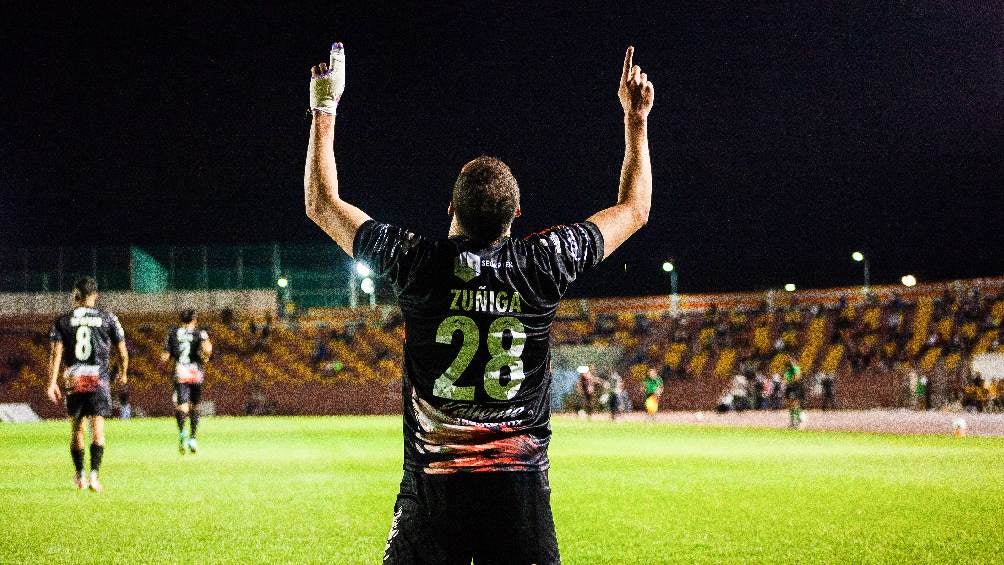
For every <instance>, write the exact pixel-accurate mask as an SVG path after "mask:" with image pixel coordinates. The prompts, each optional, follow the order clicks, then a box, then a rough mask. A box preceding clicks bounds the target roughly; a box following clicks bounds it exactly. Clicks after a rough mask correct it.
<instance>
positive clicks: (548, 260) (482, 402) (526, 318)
mask: <svg viewBox="0 0 1004 565" xmlns="http://www.w3.org/2000/svg"><path fill="white" fill-rule="evenodd" d="M633 57H634V48H632V47H629V48H628V49H627V52H626V53H625V55H624V66H623V69H622V71H621V75H620V89H619V91H618V96H619V98H620V102H621V106H622V107H623V109H624V137H625V143H626V149H625V153H624V162H623V166H622V168H621V177H620V188H619V190H618V193H617V200H616V203H614V204H613V205H612V206H610V207H609V208H606V209H603V210H600V211H599V212H597V213H595V214H593V215H592V216H591V217H590V218H588V219H587V220H586V221H583V222H580V223H576V224H571V225H567V226H556V227H552V228H549V229H546V230H544V231H542V232H540V233H537V234H534V235H531V236H528V237H526V238H523V239H516V238H513V237H511V236H510V228H511V225H512V222H513V220H514V219H515V218H517V217H519V215H520V192H519V185H518V184H517V182H516V178H515V177H514V176H513V174H512V172H511V171H510V170H509V167H508V166H506V164H505V163H503V162H501V161H499V160H498V159H494V158H491V157H478V158H476V159H474V160H472V161H470V162H469V163H467V164H466V165H464V166H463V168H461V170H460V174H459V176H458V177H457V180H456V182H455V183H454V186H453V194H452V197H451V198H450V200H449V204H448V207H447V212H448V213H449V214H450V216H451V225H450V230H449V233H448V234H447V237H444V238H431V237H425V236H421V235H417V234H415V233H413V232H410V231H408V230H406V229H404V228H401V227H397V226H393V225H389V224H384V223H380V222H377V221H375V220H373V219H371V218H370V217H369V216H368V215H367V214H366V213H365V212H363V211H362V210H360V209H359V208H357V207H355V206H353V205H352V204H349V203H348V202H346V201H345V200H343V199H342V195H341V193H340V191H339V185H338V175H337V172H336V167H335V155H334V151H333V145H334V138H335V113H336V109H337V105H338V101H339V99H340V97H341V95H342V93H343V90H344V88H345V51H344V48H343V46H342V45H341V44H340V43H336V44H334V45H333V46H332V51H331V57H330V60H329V63H328V64H324V63H322V64H320V65H318V66H316V67H313V68H312V69H311V81H310V108H311V110H312V114H313V123H312V125H311V129H310V140H309V144H308V148H307V161H306V167H305V171H304V193H305V194H304V197H305V203H306V209H307V215H308V216H309V217H310V218H311V219H312V220H313V221H314V222H315V223H317V225H318V226H320V227H321V229H323V230H324V231H325V232H326V233H327V234H328V235H329V236H331V238H332V239H334V240H335V242H336V243H338V245H339V246H340V247H341V248H342V249H344V250H345V251H346V252H347V253H348V254H349V255H350V256H352V257H354V258H356V259H357V260H359V261H363V262H365V263H366V264H368V265H369V266H370V267H371V268H372V269H373V270H374V271H376V272H377V273H378V274H380V275H381V276H383V277H386V278H387V279H388V280H389V281H390V282H391V283H392V284H393V287H394V290H395V292H396V294H397V297H398V301H399V303H400V305H401V310H402V312H403V314H404V319H405V327H406V328H407V337H406V338H405V345H404V376H403V395H404V398H403V402H404V477H403V478H402V480H401V487H400V491H399V493H398V496H397V502H396V504H395V507H394V518H393V521H392V523H391V530H390V534H389V536H388V539H387V546H386V549H385V552H384V562H385V563H437V564H439V563H458V564H460V563H464V564H469V563H471V560H472V559H473V560H474V563H478V564H481V563H504V564H508V565H516V564H529V563H537V564H545V563H559V562H560V557H559V553H558V543H557V538H556V535H555V531H554V520H553V517H552V514H551V505H550V486H549V484H548V477H547V470H548V468H549V462H548V458H547V447H548V443H549V441H550V436H551V429H550V411H549V406H550V386H551V375H550V373H549V362H550V354H549V342H550V329H551V323H552V321H553V320H554V315H555V311H556V309H557V307H558V302H559V300H560V299H561V297H562V295H563V294H564V293H565V291H566V290H567V289H568V287H569V285H570V284H571V283H572V282H573V281H574V280H575V279H576V277H578V275H579V274H581V273H583V272H584V271H586V270H588V269H589V268H591V267H594V266H595V265H597V264H598V263H599V262H600V261H602V260H603V258H604V257H606V256H609V255H610V254H611V253H613V252H614V250H616V249H617V248H618V247H619V246H620V245H621V244H622V243H624V241H625V240H626V239H627V238H628V237H630V236H631V235H632V234H633V233H634V232H636V231H637V230H638V229H640V228H641V227H642V226H644V225H645V223H646V222H647V221H648V214H649V208H650V205H651V200H652V167H651V162H650V158H649V151H648V132H647V127H648V114H649V111H650V110H651V108H652V103H653V100H654V97H655V91H654V88H653V86H652V83H651V82H649V80H648V77H647V76H646V74H645V73H643V72H641V69H640V68H639V67H638V66H636V65H634V64H633Z"/></svg>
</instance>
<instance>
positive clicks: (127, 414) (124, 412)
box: [119, 385, 132, 420]
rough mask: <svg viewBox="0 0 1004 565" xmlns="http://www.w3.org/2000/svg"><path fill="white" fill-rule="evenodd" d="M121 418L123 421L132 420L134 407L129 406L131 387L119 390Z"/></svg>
mask: <svg viewBox="0 0 1004 565" xmlns="http://www.w3.org/2000/svg"><path fill="white" fill-rule="evenodd" d="M119 418H121V419H123V420H128V419H129V418H132V405H131V404H129V385H125V386H123V387H122V388H121V389H120V390H119Z"/></svg>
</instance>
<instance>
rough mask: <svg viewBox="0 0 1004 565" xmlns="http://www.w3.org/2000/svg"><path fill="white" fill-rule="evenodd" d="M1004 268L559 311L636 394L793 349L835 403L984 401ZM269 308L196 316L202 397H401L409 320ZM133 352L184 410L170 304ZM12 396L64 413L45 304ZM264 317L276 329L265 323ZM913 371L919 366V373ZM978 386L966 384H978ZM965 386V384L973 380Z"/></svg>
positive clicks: (766, 370)
mask: <svg viewBox="0 0 1004 565" xmlns="http://www.w3.org/2000/svg"><path fill="white" fill-rule="evenodd" d="M1002 289H1004V279H987V280H980V281H964V282H958V283H951V284H941V285H928V286H926V287H919V288H915V289H912V290H910V291H909V293H907V292H906V290H905V289H903V288H902V287H899V288H893V287H888V288H875V289H873V292H872V293H871V294H869V295H862V293H861V290H860V289H834V290H826V291H800V292H795V293H784V294H783V295H773V294H768V295H766V296H765V295H764V294H762V293H760V294H756V293H749V294H735V295H713V296H687V297H684V299H685V300H684V301H683V302H682V308H681V310H680V314H679V316H677V317H673V316H671V315H670V314H669V309H668V299H667V297H645V298H635V299H631V298H613V299H592V300H588V301H586V300H569V301H566V302H565V303H563V304H562V306H561V308H560V309H559V316H558V319H557V321H556V327H555V331H554V340H555V345H556V347H558V348H560V347H562V346H566V345H583V344H588V345H591V346H595V347H603V346H606V345H610V344H617V345H619V346H621V347H622V348H623V351H624V353H623V356H622V358H621V359H620V360H619V361H618V362H616V363H615V364H614V368H615V369H616V370H617V371H618V372H619V373H620V374H621V375H626V377H625V390H626V391H628V394H629V395H631V397H632V398H631V400H632V403H633V405H635V406H640V405H642V401H643V399H642V398H641V392H640V382H641V379H642V378H643V376H644V375H645V373H646V371H647V370H648V368H650V367H655V368H657V369H658V370H659V371H660V373H661V374H662V375H663V377H664V379H665V381H666V387H665V388H666V393H665V396H664V399H663V406H664V407H666V408H668V409H710V408H711V407H713V406H714V405H715V402H716V399H717V398H718V397H719V395H721V393H722V391H723V390H724V389H726V388H728V387H729V386H731V385H730V383H731V382H732V381H733V377H734V375H736V374H744V375H746V376H747V378H748V379H749V381H750V382H755V381H756V378H755V377H756V376H757V375H758V374H759V375H761V376H762V378H763V380H766V381H769V380H770V379H771V377H772V376H773V375H774V374H776V373H780V372H782V370H783V369H782V367H783V364H784V360H785V357H786V356H787V355H789V354H791V355H794V356H795V358H796V359H797V360H798V362H799V363H800V365H801V368H802V371H803V375H805V376H806V377H807V378H808V383H809V387H810V390H815V391H816V394H810V396H809V406H818V405H819V404H820V403H821V399H820V398H819V394H818V391H819V387H820V385H819V379H820V377H821V376H822V375H823V374H829V375H833V376H834V379H835V382H836V383H837V384H836V391H837V393H836V394H837V401H838V406H839V407H845V408H867V407H894V406H911V405H912V402H913V401H914V400H915V399H914V397H913V386H914V384H911V383H915V382H916V379H917V378H918V375H921V376H925V377H927V379H928V382H929V383H930V384H929V385H928V386H930V387H931V388H932V390H933V391H934V396H935V397H936V400H937V401H938V403H941V404H943V403H945V402H951V401H958V402H965V401H966V398H974V399H977V400H980V402H981V403H982V405H983V406H986V407H988V408H990V407H994V406H998V407H999V406H1000V405H1001V404H1002V403H1001V402H1000V401H999V400H995V398H997V396H998V395H999V394H1000V393H1001V392H1002V391H1004V387H1001V386H999V383H996V382H994V381H990V380H988V381H985V382H984V383H983V384H982V385H981V386H983V388H985V389H986V394H982V393H980V394H977V393H976V391H975V389H973V388H972V384H973V378H974V377H975V376H976V375H973V374H971V370H970V364H969V362H968V361H969V360H970V359H971V358H972V356H973V355H980V354H984V353H1004V346H1002V345H1001V341H1000V336H1001V329H1002V322H1004V296H1002V292H1001V291H1002ZM260 315H261V312H229V311H228V312H208V313H204V314H203V316H202V317H201V318H200V324H201V325H202V326H203V327H205V328H206V329H207V330H208V331H209V332H210V335H211V336H212V339H213V341H214V344H215V353H214V357H213V359H212V361H211V362H210V363H209V365H208V368H207V384H206V391H205V393H206V396H207V398H211V399H212V400H214V401H215V402H216V410H217V412H218V413H220V414H245V413H256V414H258V413H279V414H353V413H355V414H359V413H392V412H396V411H399V410H400V406H401V401H400V377H401V368H400V367H401V363H402V340H403V336H404V328H403V324H402V322H401V319H400V315H399V314H396V313H395V312H393V311H391V310H387V309H376V310H370V309H363V308H357V309H349V308H319V309H312V310H309V311H307V313H306V315H302V316H299V317H297V318H294V319H290V320H285V321H282V322H278V321H277V322H271V323H270V322H265V323H262V322H261V317H260ZM121 319H122V322H123V325H124V327H125V330H126V335H127V345H128V347H129V351H130V355H131V368H130V373H131V377H130V396H131V399H132V404H133V406H134V410H136V411H137V412H139V413H145V414H149V415H166V414H169V413H170V411H171V408H172V404H171V400H170V380H169V375H168V371H167V367H166V366H164V365H162V364H161V363H160V361H159V360H158V355H159V353H160V351H161V349H162V347H163V340H164V337H165V335H166V332H167V330H168V328H169V327H170V326H172V325H173V324H174V321H175V314H174V313H160V314H154V315H149V314H143V315H139V314H130V315H123V316H122V317H121ZM2 322H3V323H2V329H0V364H2V367H0V393H2V395H0V399H2V401H3V402H25V403H28V404H29V405H30V406H31V407H32V409H34V410H35V411H36V412H38V413H39V414H40V415H42V416H43V417H54V416H60V415H62V411H61V409H59V408H58V407H55V406H53V405H51V404H50V403H49V402H48V401H47V400H46V399H45V395H44V384H45V381H46V363H47V356H48V340H47V331H48V327H49V324H50V323H51V320H50V319H49V317H47V316H44V317H43V316H30V315H17V316H8V317H4V318H3V320H2ZM266 328H267V329H266ZM911 379H912V380H911ZM967 387H969V388H967ZM967 391H968V392H967Z"/></svg>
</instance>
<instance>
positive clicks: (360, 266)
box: [356, 262, 372, 277]
mask: <svg viewBox="0 0 1004 565" xmlns="http://www.w3.org/2000/svg"><path fill="white" fill-rule="evenodd" d="M371 272H372V271H371V270H370V268H369V266H368V265H366V263H359V262H357V263H356V273H358V274H359V276H360V277H368V276H370V273H371Z"/></svg>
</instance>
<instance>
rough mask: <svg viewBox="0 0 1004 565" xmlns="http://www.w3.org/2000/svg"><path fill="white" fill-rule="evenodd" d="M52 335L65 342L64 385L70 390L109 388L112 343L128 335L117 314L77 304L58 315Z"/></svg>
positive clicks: (50, 336)
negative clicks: (77, 305) (78, 306)
mask: <svg viewBox="0 0 1004 565" xmlns="http://www.w3.org/2000/svg"><path fill="white" fill-rule="evenodd" d="M49 339H50V340H51V341H58V342H61V343H62V344H63V359H62V361H63V364H64V365H65V366H66V370H65V372H64V373H63V376H64V379H65V382H64V386H65V387H66V389H67V390H69V391H70V392H94V391H95V390H97V389H98V388H103V389H105V390H109V388H110V381H111V372H110V370H109V367H108V361H109V355H110V353H111V346H112V344H118V343H120V342H121V341H122V340H124V339H125V332H124V331H122V324H120V323H119V320H118V318H116V317H115V314H112V313H111V312H108V311H107V310H103V309H101V308H86V307H80V308H74V309H73V311H72V312H68V313H66V314H63V315H62V316H60V317H58V318H56V321H55V322H54V323H53V324H52V329H51V330H49Z"/></svg>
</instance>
